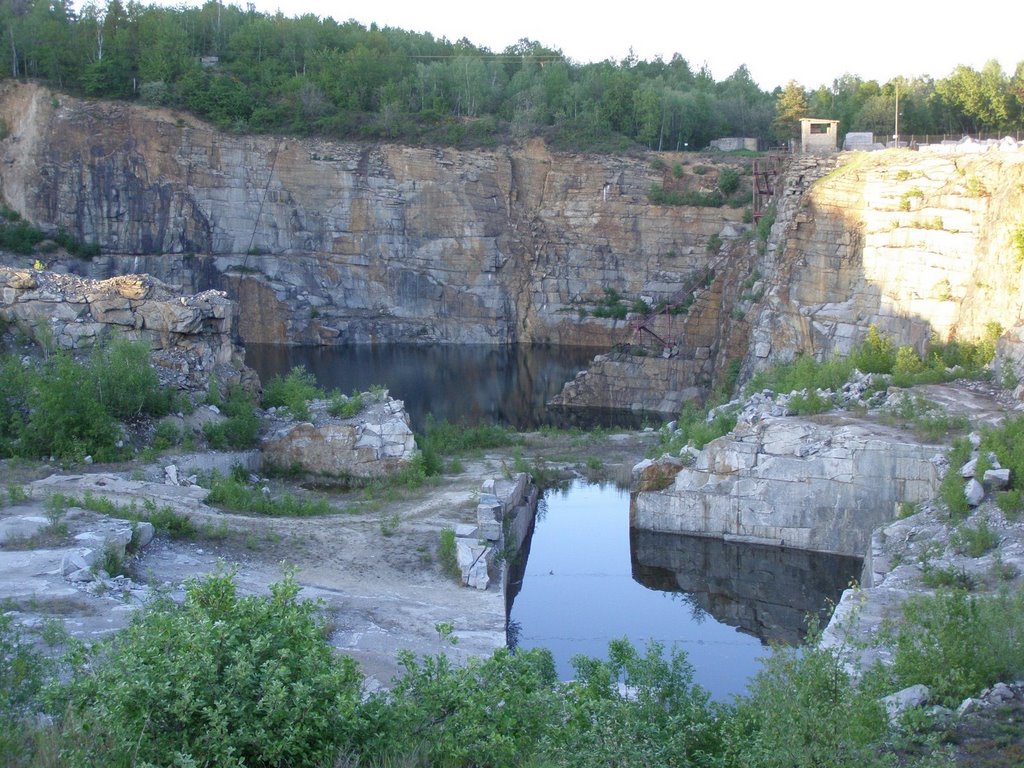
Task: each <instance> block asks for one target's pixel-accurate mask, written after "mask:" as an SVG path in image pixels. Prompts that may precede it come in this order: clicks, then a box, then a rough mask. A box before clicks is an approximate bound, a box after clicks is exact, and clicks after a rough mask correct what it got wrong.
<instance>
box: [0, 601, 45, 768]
mask: <svg viewBox="0 0 1024 768" xmlns="http://www.w3.org/2000/svg"><path fill="white" fill-rule="evenodd" d="M52 672H53V669H52V665H51V664H50V663H49V662H47V660H46V659H45V658H44V657H43V655H42V654H41V653H40V652H39V651H37V650H36V648H35V646H34V644H33V643H32V642H31V640H30V639H29V638H27V637H26V636H25V635H24V634H23V632H22V631H21V630H20V629H19V628H18V626H17V625H16V624H15V623H14V619H13V618H12V617H11V616H9V615H7V614H5V613H0V763H2V764H3V765H9V766H17V765H22V764H26V765H27V764H28V763H27V758H28V757H29V755H30V754H31V746H32V745H31V734H32V730H33V727H32V723H33V721H34V720H35V715H36V713H37V712H39V711H40V710H41V708H42V691H43V686H44V684H45V683H46V682H47V679H48V678H49V677H50V675H51V674H52ZM23 761H24V762H23Z"/></svg>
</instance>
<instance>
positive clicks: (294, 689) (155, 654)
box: [61, 573, 361, 768]
mask: <svg viewBox="0 0 1024 768" xmlns="http://www.w3.org/2000/svg"><path fill="white" fill-rule="evenodd" d="M298 594H299V585H298V584H297V583H296V581H295V579H294V577H293V576H292V575H291V574H288V575H286V576H285V577H284V579H283V581H281V582H279V583H277V584H274V585H272V586H271V588H270V596H269V597H257V596H251V597H239V596H238V595H237V594H236V588H235V584H234V580H233V574H230V573H227V574H226V573H217V574H213V575H210V576H207V577H206V578H205V579H203V580H201V581H192V582H190V583H189V584H188V586H187V590H186V598H185V604H184V605H183V606H181V607H178V606H176V605H174V604H173V603H171V602H170V601H163V602H156V603H151V604H150V606H149V607H147V609H146V610H145V612H144V613H143V614H142V616H141V617H140V618H139V619H137V620H136V621H134V622H133V623H132V624H131V625H130V626H129V627H128V628H127V629H125V630H124V631H123V632H122V633H120V634H119V635H118V636H117V637H116V638H115V639H114V640H113V641H112V642H111V644H110V646H109V647H108V648H106V649H105V650H103V651H102V652H101V653H99V654H97V655H96V656H95V658H94V660H93V663H92V665H91V666H90V667H89V668H88V669H83V670H82V671H81V672H80V674H79V675H78V676H77V677H76V678H75V679H74V680H72V682H71V683H70V685H68V687H67V689H66V691H65V695H66V697H67V702H68V711H67V713H66V715H65V721H64V734H63V736H64V738H63V745H62V746H63V749H62V750H61V759H62V764H65V765H69V766H86V765H89V766H94V765H124V766H128V765H143V764H149V763H152V764H155V765H179V766H184V765H217V766H223V767H225V768H242V766H251V767H253V768H255V767H258V766H266V767H267V768H269V767H270V766H283V765H288V766H310V767H311V768H312V767H314V766H323V765H331V764H333V760H334V758H335V755H336V754H337V752H338V750H339V748H340V747H341V746H342V745H343V744H345V743H346V741H347V739H348V737H349V734H350V733H351V731H352V729H353V718H352V715H353V713H354V711H355V710H356V707H357V705H358V703H359V692H360V683H361V680H360V675H359V673H358V671H357V668H356V664H355V662H354V661H353V660H352V659H350V658H345V657H336V656H335V654H334V652H333V650H332V649H331V647H330V646H329V645H328V644H327V642H326V640H325V637H326V633H325V625H324V620H323V619H322V618H321V616H320V614H319V609H318V606H317V605H316V604H314V603H312V602H304V601H300V600H299V599H298Z"/></svg>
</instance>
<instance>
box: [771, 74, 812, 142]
mask: <svg viewBox="0 0 1024 768" xmlns="http://www.w3.org/2000/svg"><path fill="white" fill-rule="evenodd" d="M802 117H808V114H807V95H806V92H805V91H804V88H803V86H802V85H800V84H799V83H798V82H796V80H790V81H789V82H788V83H787V84H786V87H785V88H783V89H782V91H781V92H780V93H779V94H778V96H777V97H776V99H775V119H774V120H773V121H772V131H773V132H774V134H775V138H777V139H779V140H780V141H789V140H790V139H795V138H799V136H800V118H802Z"/></svg>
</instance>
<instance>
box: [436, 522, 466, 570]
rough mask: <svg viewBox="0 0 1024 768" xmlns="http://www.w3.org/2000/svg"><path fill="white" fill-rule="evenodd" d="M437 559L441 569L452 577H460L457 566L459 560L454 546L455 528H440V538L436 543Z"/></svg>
mask: <svg viewBox="0 0 1024 768" xmlns="http://www.w3.org/2000/svg"><path fill="white" fill-rule="evenodd" d="M437 559H438V561H439V562H440V563H441V570H443V571H444V572H445V573H447V574H448V575H449V576H451V577H452V578H461V577H462V569H461V568H459V560H458V556H457V554H456V547H455V529H454V528H442V529H441V538H440V540H439V541H438V544H437Z"/></svg>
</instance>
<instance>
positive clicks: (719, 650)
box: [509, 481, 767, 699]
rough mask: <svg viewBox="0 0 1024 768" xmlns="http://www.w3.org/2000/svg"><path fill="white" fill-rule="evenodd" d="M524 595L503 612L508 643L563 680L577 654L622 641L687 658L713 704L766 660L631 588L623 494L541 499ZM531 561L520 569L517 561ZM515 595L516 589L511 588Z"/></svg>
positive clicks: (685, 607)
mask: <svg viewBox="0 0 1024 768" xmlns="http://www.w3.org/2000/svg"><path fill="white" fill-rule="evenodd" d="M542 503H543V505H544V507H545V508H544V509H543V510H542V514H540V515H538V519H537V522H536V525H535V528H534V532H533V536H532V539H531V540H530V548H529V551H528V552H524V553H523V554H522V556H521V559H520V562H519V566H520V569H521V570H520V572H521V573H522V574H523V575H522V585H521V589H520V591H519V593H518V594H517V595H515V597H514V600H513V602H512V604H511V606H510V609H509V624H510V628H511V630H512V632H511V633H510V634H511V635H514V637H510V639H511V640H517V641H518V644H519V645H520V646H521V647H524V648H534V647H544V648H548V649H550V650H551V652H552V654H553V655H554V657H555V664H556V666H557V669H558V673H559V675H560V676H561V677H562V678H563V679H569V678H570V677H572V676H573V669H572V664H571V661H570V660H571V658H572V657H573V656H574V655H576V654H585V655H587V656H596V657H602V658H603V657H605V656H606V654H607V650H608V642H609V641H610V640H614V639H617V638H621V637H628V638H629V639H630V641H631V642H633V643H634V644H635V645H637V646H638V647H642V646H643V645H644V644H645V643H646V642H647V641H649V640H655V641H658V642H660V643H662V644H663V645H664V646H665V647H666V648H671V647H672V646H673V645H676V646H678V647H679V648H680V649H681V650H684V651H685V652H686V654H687V656H688V658H689V660H690V663H691V664H692V665H693V667H694V679H695V681H696V682H697V683H699V684H700V685H702V686H703V687H704V688H706V689H708V690H709V691H710V692H711V694H712V695H713V696H714V697H715V698H717V699H725V698H728V697H729V696H730V695H731V694H734V693H737V694H738V693H741V692H743V691H744V690H745V689H746V684H747V679H748V678H749V677H750V675H752V674H753V673H754V672H756V671H757V669H758V667H759V658H760V657H761V656H762V655H764V654H765V653H766V652H767V651H766V649H765V648H764V646H762V644H761V643H760V641H758V640H757V639H756V638H754V637H750V636H748V635H744V634H742V633H741V632H739V631H737V630H736V629H735V628H733V627H730V626H727V625H726V624H724V623H721V622H719V621H716V620H715V618H713V617H708V616H704V615H702V614H701V612H699V611H697V612H695V611H694V610H693V607H692V603H691V602H690V601H689V599H688V598H687V597H686V596H685V595H681V594H671V593H665V592H660V591H655V590H651V589H647V588H646V587H644V586H643V585H641V584H640V583H638V582H637V581H635V580H634V579H633V564H632V556H631V554H630V542H629V494H628V492H626V491H623V490H619V489H617V488H615V487H614V486H611V485H606V486H598V485H589V484H587V483H586V482H584V481H576V482H574V483H572V484H571V485H570V486H569V487H568V488H566V489H564V490H561V491H559V490H549V491H546V492H545V495H544V499H543V501H542ZM527 556H528V559H526V560H525V563H524V562H523V560H522V558H523V557H527ZM513 589H514V587H513Z"/></svg>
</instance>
